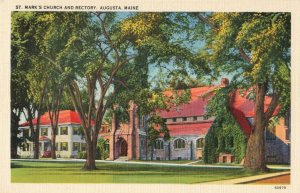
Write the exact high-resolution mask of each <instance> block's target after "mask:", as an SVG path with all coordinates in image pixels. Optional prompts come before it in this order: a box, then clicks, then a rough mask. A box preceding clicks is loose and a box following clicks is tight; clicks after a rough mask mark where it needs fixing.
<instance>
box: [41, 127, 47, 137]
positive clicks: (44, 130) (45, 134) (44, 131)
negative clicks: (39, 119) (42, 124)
mask: <svg viewBox="0 0 300 193" xmlns="http://www.w3.org/2000/svg"><path fill="white" fill-rule="evenodd" d="M41 136H48V128H41Z"/></svg>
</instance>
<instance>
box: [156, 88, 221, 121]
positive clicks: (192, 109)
mask: <svg viewBox="0 0 300 193" xmlns="http://www.w3.org/2000/svg"><path fill="white" fill-rule="evenodd" d="M215 88H217V86H205V87H199V88H191V89H190V92H191V101H190V102H189V103H187V104H182V105H179V106H178V107H174V108H171V109H170V110H169V111H161V112H159V113H160V115H161V116H162V117H163V118H172V117H192V116H203V115H204V114H205V107H206V105H207V103H208V101H209V99H210V98H211V93H212V91H214V89H215ZM165 95H166V96H170V95H171V91H166V92H165ZM204 95H205V97H203V96H204ZM206 95H207V96H206Z"/></svg>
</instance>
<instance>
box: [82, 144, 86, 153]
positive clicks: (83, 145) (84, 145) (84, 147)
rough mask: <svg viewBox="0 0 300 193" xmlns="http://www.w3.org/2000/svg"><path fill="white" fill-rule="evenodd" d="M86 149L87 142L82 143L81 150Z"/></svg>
mask: <svg viewBox="0 0 300 193" xmlns="http://www.w3.org/2000/svg"><path fill="white" fill-rule="evenodd" d="M85 150H86V143H81V151H85Z"/></svg>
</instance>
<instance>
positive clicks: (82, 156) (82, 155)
mask: <svg viewBox="0 0 300 193" xmlns="http://www.w3.org/2000/svg"><path fill="white" fill-rule="evenodd" d="M77 158H78V159H86V158H87V153H86V151H79V152H78V153H77Z"/></svg>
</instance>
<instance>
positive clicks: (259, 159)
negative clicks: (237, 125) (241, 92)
mask: <svg viewBox="0 0 300 193" xmlns="http://www.w3.org/2000/svg"><path fill="white" fill-rule="evenodd" d="M255 89H256V98H255V107H254V113H255V115H254V126H253V130H252V132H251V134H250V138H249V140H248V144H247V151H246V157H245V162H244V167H245V169H250V170H255V171H265V170H267V167H266V163H265V140H264V130H265V128H266V126H267V124H266V119H265V114H264V98H265V94H266V86H265V85H264V84H257V85H256V88H255Z"/></svg>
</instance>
